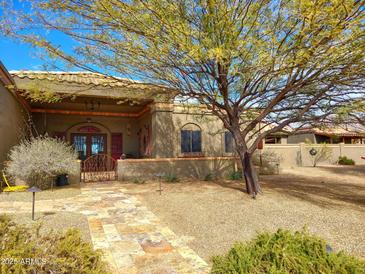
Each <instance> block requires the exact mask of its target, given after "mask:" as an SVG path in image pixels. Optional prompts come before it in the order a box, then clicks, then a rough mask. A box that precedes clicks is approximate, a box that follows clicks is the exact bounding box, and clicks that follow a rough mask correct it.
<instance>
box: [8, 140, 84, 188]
mask: <svg viewBox="0 0 365 274" xmlns="http://www.w3.org/2000/svg"><path fill="white" fill-rule="evenodd" d="M9 158H10V161H9V164H8V166H7V169H6V171H7V173H9V174H10V175H12V176H13V177H14V178H19V179H21V180H23V181H25V182H26V183H27V184H28V185H30V186H33V185H36V186H38V187H39V188H41V189H46V188H49V187H50V185H51V182H52V180H53V178H55V177H56V176H58V175H61V174H74V173H75V172H76V171H77V169H76V165H75V161H76V159H77V153H76V152H75V150H74V149H73V147H72V146H70V145H68V144H66V143H65V142H63V141H61V140H59V139H54V138H50V137H47V136H40V137H37V138H32V139H31V140H24V141H23V142H21V143H20V144H19V145H17V146H14V147H13V148H12V149H11V151H10V154H9Z"/></svg>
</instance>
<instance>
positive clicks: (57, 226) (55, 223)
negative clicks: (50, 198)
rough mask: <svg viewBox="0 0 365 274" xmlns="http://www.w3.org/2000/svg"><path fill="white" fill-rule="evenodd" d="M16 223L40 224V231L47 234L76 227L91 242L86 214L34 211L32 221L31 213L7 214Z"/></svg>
mask: <svg viewBox="0 0 365 274" xmlns="http://www.w3.org/2000/svg"><path fill="white" fill-rule="evenodd" d="M8 216H10V217H11V218H12V220H13V221H14V222H16V223H18V224H25V225H29V226H31V225H38V224H40V223H41V224H42V226H41V229H40V233H41V234H44V235H45V234H48V233H49V232H50V231H52V230H53V231H54V232H64V231H66V230H67V229H68V228H78V229H80V231H81V236H82V238H83V239H84V240H85V241H88V242H90V243H91V237H90V231H89V224H88V221H87V218H86V216H84V215H82V214H78V213H71V212H44V213H35V220H34V221H32V214H31V213H20V214H8Z"/></svg>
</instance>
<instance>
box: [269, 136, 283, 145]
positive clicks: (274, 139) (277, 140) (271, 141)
mask: <svg viewBox="0 0 365 274" xmlns="http://www.w3.org/2000/svg"><path fill="white" fill-rule="evenodd" d="M265 144H281V137H278V136H270V135H269V136H267V137H266V138H265Z"/></svg>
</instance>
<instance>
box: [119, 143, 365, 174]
mask: <svg viewBox="0 0 365 274" xmlns="http://www.w3.org/2000/svg"><path fill="white" fill-rule="evenodd" d="M312 148H314V149H316V150H317V151H320V150H321V148H323V145H319V144H313V145H307V144H305V143H300V144H277V145H265V146H264V149H263V150H262V151H261V153H262V155H263V156H262V157H266V155H267V154H266V153H267V152H268V154H270V153H274V154H275V155H277V156H278V157H279V159H280V166H279V167H276V163H270V164H272V168H271V169H270V170H271V171H270V172H271V173H270V174H275V173H277V170H278V171H279V169H282V168H288V167H295V166H313V157H312V156H311V155H310V153H309V151H310V150H311V149H312ZM326 149H327V150H329V151H330V153H329V154H330V156H329V157H328V158H327V159H324V160H320V161H318V162H317V164H318V165H329V164H337V161H338V158H339V156H346V157H348V158H351V159H353V160H354V161H355V162H356V164H359V165H361V164H364V165H365V160H362V159H361V157H362V156H365V145H348V144H329V145H326ZM257 153H260V151H257ZM235 159H236V158H235V157H202V158H156V159H125V160H118V170H117V173H118V179H119V180H130V179H135V178H156V177H157V174H159V175H161V176H164V175H169V174H171V175H176V176H177V177H190V178H199V179H204V178H205V177H206V176H207V175H209V174H210V175H212V176H214V177H217V178H220V177H226V176H227V175H228V174H229V173H231V172H232V171H233V170H237V167H238V166H239V161H236V160H235ZM264 161H265V159H264ZM270 164H269V165H270ZM265 172H266V171H265V170H264V169H263V170H262V172H261V171H260V173H261V174H268V173H267V172H266V173H265Z"/></svg>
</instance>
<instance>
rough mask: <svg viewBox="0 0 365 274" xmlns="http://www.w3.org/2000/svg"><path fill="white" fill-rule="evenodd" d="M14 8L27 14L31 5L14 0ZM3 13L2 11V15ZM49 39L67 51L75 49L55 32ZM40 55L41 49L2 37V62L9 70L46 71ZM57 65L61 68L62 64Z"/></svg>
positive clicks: (0, 51) (0, 48)
mask: <svg viewBox="0 0 365 274" xmlns="http://www.w3.org/2000/svg"><path fill="white" fill-rule="evenodd" d="M13 7H14V8H15V9H19V10H23V11H25V12H26V11H28V10H29V3H27V1H24V2H19V1H18V0H14V1H13ZM1 13H2V12H1V10H0V14H1ZM48 38H49V39H50V41H52V42H55V43H56V44H58V45H60V46H62V47H63V48H64V49H67V51H69V50H71V49H72V47H73V43H72V41H70V39H67V38H66V36H65V35H63V34H61V33H54V32H53V33H51V34H49V36H48ZM39 55H40V51H39V49H36V48H33V47H31V46H30V45H28V44H24V43H20V41H16V40H14V39H11V38H8V37H4V36H1V35H0V60H1V62H2V63H3V64H4V65H5V67H6V68H7V69H8V70H21V69H24V70H42V69H44V65H45V64H46V62H45V61H44V60H42V58H40V56H39ZM57 65H59V66H60V67H61V64H60V63H58V64H57ZM73 70H80V69H73Z"/></svg>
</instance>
